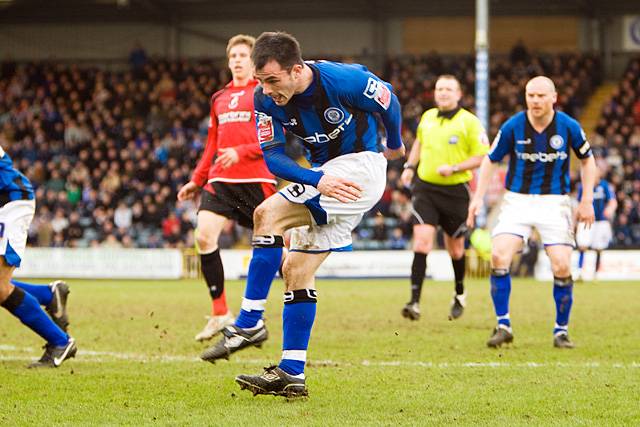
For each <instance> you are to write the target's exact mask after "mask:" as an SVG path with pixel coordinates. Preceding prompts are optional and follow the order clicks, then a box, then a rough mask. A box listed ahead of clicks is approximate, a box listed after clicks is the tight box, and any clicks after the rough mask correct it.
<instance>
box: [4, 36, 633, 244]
mask: <svg viewBox="0 0 640 427" xmlns="http://www.w3.org/2000/svg"><path fill="white" fill-rule="evenodd" d="M134 52H135V54H133V53H132V56H131V58H130V62H131V64H130V68H129V69H127V70H124V71H108V70H105V69H100V68H96V67H80V66H75V65H63V64H59V63H28V64H20V65H18V64H15V63H8V62H5V63H2V67H1V68H0V146H2V147H3V148H4V149H5V151H7V152H8V153H9V154H10V155H11V156H12V158H13V159H14V162H15V164H16V166H17V167H18V168H19V169H20V170H21V171H23V172H24V173H25V174H26V175H27V176H28V177H29V179H30V180H31V182H32V183H33V184H34V187H35V188H36V197H37V213H36V217H35V219H34V221H33V224H32V226H31V230H30V234H29V242H30V244H32V245H37V246H52V247H59V246H65V247H87V246H98V245H100V246H115V247H119V246H122V247H190V246H192V245H193V242H194V238H193V227H194V225H195V218H196V213H197V203H194V202H190V201H188V202H181V203H178V202H177V201H176V193H177V190H178V189H179V188H180V186H181V185H183V184H184V183H186V182H187V181H188V180H189V178H190V175H191V171H192V170H193V167H194V166H195V164H196V162H197V160H198V159H199V156H200V154H201V152H202V150H203V147H204V144H205V143H206V132H207V123H208V112H209V99H210V95H211V94H212V93H214V92H215V91H216V90H217V89H219V88H220V87H222V85H224V84H225V83H226V82H227V81H228V79H229V77H230V76H229V73H228V71H227V70H226V67H225V64H224V62H215V61H195V60H190V61H187V60H175V61H165V60H156V59H149V58H147V57H146V55H145V54H144V50H142V49H141V48H140V47H138V48H137V50H136V51H134ZM491 64H492V68H491V83H490V84H491V86H490V87H491V98H490V99H491V123H490V130H489V134H490V136H493V135H495V133H496V132H497V129H498V127H499V125H500V124H501V123H502V122H503V121H504V120H505V119H506V118H507V117H508V116H509V115H511V114H513V113H514V112H516V111H518V110H520V109H522V108H524V99H523V96H524V84H525V82H526V81H527V80H528V79H529V78H530V77H531V76H533V75H537V74H546V75H549V76H551V77H552V78H553V79H554V81H555V82H556V84H557V87H558V89H559V102H558V107H559V108H560V109H563V110H565V111H567V112H568V113H569V114H572V115H574V116H575V115H578V114H579V113H580V109H581V108H582V107H583V106H584V103H585V101H586V99H587V98H588V96H589V94H590V93H591V92H592V90H593V89H594V88H595V87H596V86H597V85H598V84H599V82H600V78H601V77H600V75H601V66H600V64H599V62H598V60H597V59H595V58H593V57H590V56H584V55H577V54H574V55H554V56H545V55H542V56H541V55H530V54H529V53H528V52H527V50H526V48H523V47H522V46H521V48H520V49H518V50H516V49H514V52H512V55H511V56H510V57H504V58H495V59H492V61H491ZM638 68H639V66H638V63H637V62H636V63H635V65H632V66H630V70H629V72H628V73H627V75H626V76H625V80H624V82H623V83H622V84H621V88H620V90H619V93H618V95H617V96H616V97H614V99H613V100H612V101H611V102H610V105H607V106H605V110H604V111H603V122H602V123H601V124H602V126H601V129H599V133H601V136H602V138H603V140H604V142H603V143H602V144H600V145H599V146H601V147H602V149H603V150H605V147H608V146H611V149H606V152H605V154H606V156H607V161H608V162H609V164H611V165H613V166H616V165H615V162H616V161H619V165H618V166H620V167H621V168H622V169H620V170H622V171H623V172H622V178H621V179H622V180H623V182H616V181H615V179H614V183H615V184H616V185H617V187H618V189H619V191H618V197H619V198H621V201H622V203H621V207H620V210H621V212H620V213H621V214H620V215H618V219H617V220H616V227H617V231H616V239H617V238H618V235H619V233H620V232H622V233H627V231H626V230H630V231H629V232H628V239H631V240H624V239H623V240H624V241H625V242H627V241H629V242H634V243H637V242H640V240H639V239H640V235H639V236H635V235H634V231H633V230H634V229H635V228H634V227H633V226H631V225H630V224H638V222H639V221H638V212H637V209H638V201H640V200H638V198H640V172H638V171H640V161H639V160H637V159H639V158H640V156H638V154H640V153H638V147H640V131H639V129H640V127H639V123H640V122H639V121H638V119H639V118H640V117H639V116H640V104H639V103H638V102H637V101H638V99H640V96H639V92H640V86H638V75H639V73H638ZM442 73H447V74H454V75H456V76H457V77H458V78H459V79H460V81H461V82H462V86H463V91H464V98H463V100H462V104H463V106H465V107H467V108H470V109H472V106H473V104H474V98H473V87H474V59H473V58H472V57H471V56H465V57H449V56H441V55H438V54H429V55H425V56H407V57H397V58H390V59H389V60H388V61H387V63H386V65H385V69H384V70H383V71H382V73H381V74H382V76H383V77H384V78H385V79H387V80H388V81H390V82H391V83H392V84H393V85H394V87H395V89H396V93H397V94H398V97H399V99H400V102H401V104H402V105H403V136H404V140H405V143H406V144H407V146H408V148H410V146H411V144H412V143H413V141H414V138H415V130H416V127H417V124H418V121H419V119H420V116H421V115H422V113H423V112H424V111H425V110H426V109H427V108H430V107H432V106H433V86H434V83H435V78H436V77H437V76H438V75H439V74H442ZM628 87H632V88H633V89H634V90H635V97H632V98H633V99H632V100H630V97H629V95H628V93H629V91H628ZM634 102H635V103H634ZM634 112H635V116H634ZM633 120H636V121H635V122H634V121H633ZM623 146H624V147H623ZM627 146H629V147H627ZM616 147H617V150H616ZM289 152H291V153H297V152H298V151H297V150H296V148H295V144H292V145H291V148H290V150H289ZM616 159H617V160H616ZM401 167H402V161H396V162H393V163H392V164H391V165H390V168H389V172H388V185H387V190H386V191H385V193H384V195H383V198H382V200H381V201H380V203H379V204H378V206H377V207H376V208H375V209H374V210H373V211H372V212H371V214H370V215H368V217H367V218H365V219H364V221H363V224H362V225H361V226H360V227H359V228H358V229H357V230H356V231H355V232H354V245H355V246H356V247H361V248H373V249H378V248H389V249H404V248H406V247H408V242H409V241H410V239H411V231H412V230H411V229H412V215H411V203H410V200H411V199H410V197H411V194H410V191H409V190H408V189H406V188H403V187H402V185H401V184H400V181H399V177H400V172H401ZM616 167H617V166H616ZM612 170H618V169H616V168H612ZM615 176H618V175H615ZM615 176H614V178H615ZM612 179H613V178H612ZM623 196H625V197H623ZM624 221H626V224H625V223H624ZM620 230H623V231H620ZM636 234H640V233H636ZM246 235H247V234H246V232H242V231H241V229H240V228H239V227H238V226H235V225H234V224H229V226H228V227H227V229H226V230H225V232H223V234H222V236H221V242H220V243H221V247H223V248H226V247H231V246H233V245H235V244H237V243H238V241H239V240H240V241H246V239H245V237H246ZM625 236H626V234H625ZM625 239H627V237H625ZM633 239H635V240H633Z"/></svg>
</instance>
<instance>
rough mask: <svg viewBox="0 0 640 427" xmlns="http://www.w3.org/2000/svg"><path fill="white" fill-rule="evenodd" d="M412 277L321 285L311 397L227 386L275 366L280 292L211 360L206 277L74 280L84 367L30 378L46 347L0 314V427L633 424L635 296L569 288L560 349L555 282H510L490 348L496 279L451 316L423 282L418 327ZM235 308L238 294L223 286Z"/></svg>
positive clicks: (614, 288)
mask: <svg viewBox="0 0 640 427" xmlns="http://www.w3.org/2000/svg"><path fill="white" fill-rule="evenodd" d="M406 282H407V281H406V280H375V281H374V280H366V281H365V280H362V281H338V280H335V281H321V282H319V284H318V289H319V304H318V316H317V318H316V323H315V326H314V330H313V334H312V339H311V346H310V349H309V359H310V367H309V368H308V369H307V384H308V387H309V391H310V398H308V399H303V400H296V401H287V400H285V399H283V398H274V397H271V396H258V397H252V395H251V394H250V393H249V392H247V391H240V390H239V389H238V387H237V386H236V384H235V383H234V381H233V379H234V377H235V376H236V375H238V374H241V373H258V372H259V371H260V370H261V368H262V366H264V365H266V364H268V363H270V362H276V361H277V360H278V358H279V354H280V345H281V342H282V340H281V332H280V331H281V320H280V314H281V308H282V303H281V295H282V282H279V281H277V282H276V283H275V284H274V289H273V291H272V294H271V298H270V300H269V303H268V307H267V315H268V321H267V324H268V326H269V329H270V331H271V337H272V338H271V339H270V341H268V343H267V344H266V345H265V346H264V348H263V349H262V350H259V349H249V350H246V351H244V352H242V353H239V354H237V355H236V356H237V357H234V358H233V359H232V361H230V362H226V361H222V362H219V363H217V364H216V365H211V364H208V363H204V362H200V361H198V360H197V359H196V358H197V356H198V355H199V354H200V352H201V351H202V350H203V349H204V348H205V345H202V344H199V343H196V342H195V341H193V336H194V335H195V333H196V332H198V331H199V329H200V328H201V327H202V326H203V325H204V318H203V316H204V315H205V314H207V311H208V309H209V301H208V295H207V293H206V290H205V288H204V286H203V285H202V284H201V283H199V282H197V281H187V280H185V281H175V282H166V281H157V282H141V281H138V282H136V281H130V282H127V281H113V282H109V281H93V282H92V281H85V280H83V281H81V280H74V281H71V282H70V283H71V286H72V294H71V296H70V316H71V322H72V324H71V332H72V334H73V335H74V336H75V338H76V339H77V341H78V344H79V348H80V353H79V354H78V357H77V359H74V360H72V361H70V362H67V363H65V364H64V365H63V366H62V367H61V368H59V369H57V370H45V371H31V370H26V369H25V365H26V363H27V362H28V360H29V359H30V358H36V357H37V356H39V355H40V351H41V350H40V348H39V346H40V345H41V344H42V343H41V341H40V339H39V338H38V337H37V336H35V335H34V334H32V333H31V332H30V331H28V330H27V329H25V328H24V327H22V325H20V324H19V323H18V322H17V321H16V320H15V319H14V318H13V317H11V316H9V315H8V314H7V313H3V314H0V424H6V425H105V424H110V425H113V424H126V425H221V426H233V425H271V426H279V425H292V426H299V425H318V426H320V425H336V426H342V425H442V424H449V425H452V424H456V425H458V424H460V425H531V424H535V425H541V424H542V425H558V426H564V425H638V424H640V404H639V403H638V401H639V396H640V394H639V391H638V390H639V389H640V332H639V329H638V325H640V310H639V308H640V302H639V301H640V286H638V283H598V284H581V285H576V287H575V302H574V310H573V314H572V324H571V335H572V338H573V339H574V341H575V342H576V344H577V348H576V349H574V350H572V351H568V350H557V349H554V348H553V347H552V336H551V331H552V328H553V322H554V315H555V311H554V304H553V299H552V294H551V285H550V284H545V283H536V282H532V281H523V280H516V281H515V283H514V289H513V291H512V304H511V307H512V308H511V316H512V320H513V323H514V333H515V343H514V344H513V345H512V346H510V347H509V348H506V349H502V350H498V351H496V350H490V349H488V348H486V346H485V341H486V339H487V338H488V336H489V333H490V330H491V328H492V326H493V322H494V320H493V311H492V310H493V309H492V306H491V301H490V298H489V294H488V284H487V282H486V281H473V282H471V283H470V284H469V286H468V294H469V297H468V301H469V308H468V310H467V312H466V313H465V315H464V316H463V317H462V318H461V319H460V320H458V321H456V322H450V321H448V320H447V313H448V305H449V300H450V298H451V292H452V286H451V284H448V283H430V282H427V283H426V286H425V289H424V292H423V304H422V310H423V313H424V314H423V318H422V319H421V320H420V321H419V322H413V323H411V322H409V321H407V320H405V319H403V318H401V317H400V314H399V313H400V308H401V307H402V305H403V303H404V302H406V299H407V296H408V294H409V289H408V284H407V283H406ZM227 288H228V297H229V300H230V304H231V306H232V307H238V305H239V302H240V296H241V294H242V286H241V284H240V283H239V282H231V283H228V286H227Z"/></svg>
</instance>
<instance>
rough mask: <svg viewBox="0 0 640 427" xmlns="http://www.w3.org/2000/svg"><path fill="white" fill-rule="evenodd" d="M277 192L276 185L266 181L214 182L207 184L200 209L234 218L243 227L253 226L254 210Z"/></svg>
mask: <svg viewBox="0 0 640 427" xmlns="http://www.w3.org/2000/svg"><path fill="white" fill-rule="evenodd" d="M211 190H212V191H211ZM275 192H276V186H275V185H273V184H270V183H266V182H252V183H243V184H230V183H226V182H213V183H211V185H210V186H209V185H207V186H205V189H204V191H203V192H202V198H201V200H200V208H199V209H198V210H201V211H210V212H213V213H216V214H218V215H222V216H224V217H226V218H229V219H233V220H235V221H236V222H237V223H238V224H240V225H241V226H243V227H246V228H253V211H254V210H255V209H256V207H258V205H259V204H260V203H262V202H263V201H264V199H266V198H267V197H269V196H271V195H272V194H274V193H275Z"/></svg>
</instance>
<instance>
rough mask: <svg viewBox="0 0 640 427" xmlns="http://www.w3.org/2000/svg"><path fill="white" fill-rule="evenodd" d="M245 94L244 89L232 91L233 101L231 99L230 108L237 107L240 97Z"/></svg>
mask: <svg viewBox="0 0 640 427" xmlns="http://www.w3.org/2000/svg"><path fill="white" fill-rule="evenodd" d="M242 95H244V91H243V90H241V91H240V92H236V93H232V94H231V101H229V108H232V109H233V108H236V107H237V106H238V99H239V98H240V97H241V96H242Z"/></svg>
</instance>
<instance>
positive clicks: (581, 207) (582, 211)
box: [576, 201, 596, 228]
mask: <svg viewBox="0 0 640 427" xmlns="http://www.w3.org/2000/svg"><path fill="white" fill-rule="evenodd" d="M595 219H596V216H595V213H594V212H593V203H592V202H588V201H582V202H580V204H578V209H577V210H576V220H577V221H578V222H584V226H585V228H591V225H592V224H593V222H594V221H595Z"/></svg>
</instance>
